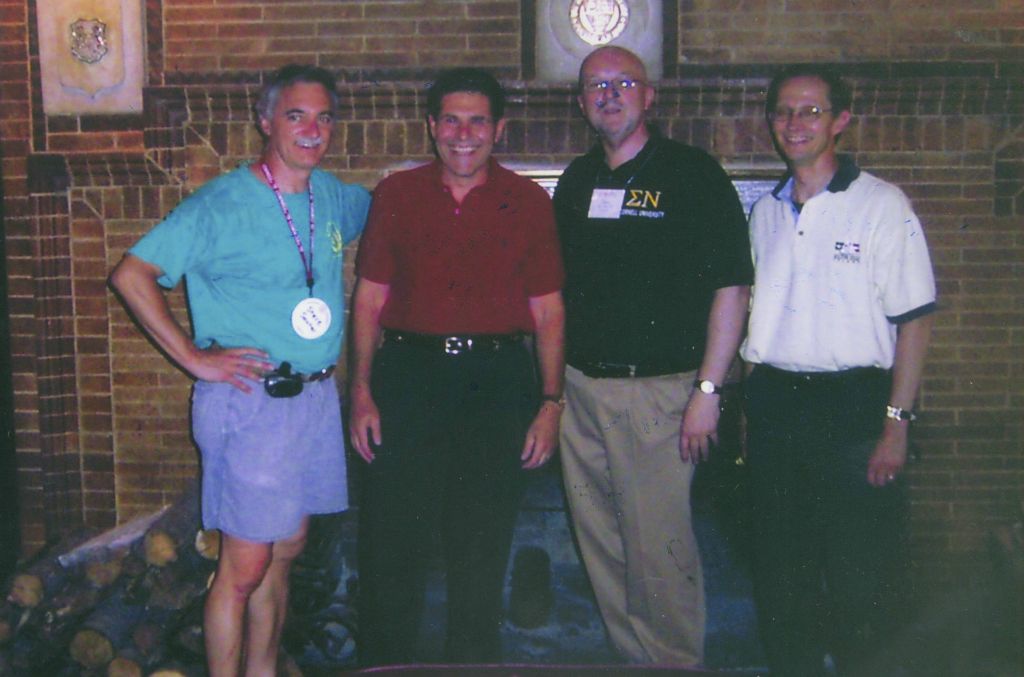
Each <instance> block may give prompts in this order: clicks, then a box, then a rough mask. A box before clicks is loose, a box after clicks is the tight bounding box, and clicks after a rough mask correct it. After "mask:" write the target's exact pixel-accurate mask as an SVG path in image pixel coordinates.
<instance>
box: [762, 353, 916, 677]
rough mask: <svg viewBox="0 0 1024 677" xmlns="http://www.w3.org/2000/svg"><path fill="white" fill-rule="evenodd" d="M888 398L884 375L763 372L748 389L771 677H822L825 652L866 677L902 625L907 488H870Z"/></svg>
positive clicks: (845, 669) (841, 668) (846, 670)
mask: <svg viewBox="0 0 1024 677" xmlns="http://www.w3.org/2000/svg"><path fill="white" fill-rule="evenodd" d="M889 388H890V377H889V374H888V373H887V372H885V371H883V370H880V369H865V370H851V371H849V372H839V373H836V374H826V375H821V376H811V377H803V376H800V375H795V374H791V373H789V372H783V371H779V370H776V369H772V368H771V367H764V366H758V367H755V368H754V371H753V372H752V373H751V375H750V377H749V378H748V380H747V382H746V384H745V393H746V406H747V433H748V436H749V437H748V463H749V468H750V480H751V500H752V505H751V508H752V510H751V513H752V525H753V529H754V538H753V544H754V552H753V555H754V596H755V602H756V603H757V611H758V619H759V630H760V634H761V640H762V643H763V644H764V648H765V653H766V655H767V658H768V663H769V666H770V667H771V672H772V675H773V676H774V675H781V676H782V677H811V676H818V675H823V674H825V673H824V668H823V661H824V657H825V654H826V653H829V654H831V655H832V657H833V658H834V660H835V664H836V668H837V670H838V672H839V674H841V675H860V674H868V673H865V672H864V670H865V669H866V666H867V665H869V664H874V665H877V662H876V661H877V658H878V655H879V654H881V653H882V652H883V651H884V649H885V648H886V643H887V642H888V641H889V640H891V639H892V635H893V633H894V630H895V629H896V627H897V626H898V618H899V614H900V596H901V591H902V589H903V583H904V577H903V567H904V564H905V552H906V550H905V542H904V533H905V529H904V522H905V503H906V501H905V487H904V485H903V482H902V481H899V480H897V481H896V482H895V483H893V484H889V485H887V486H885V487H881V488H879V487H873V486H871V485H870V484H869V483H868V481H867V463H868V459H869V458H870V457H871V454H872V453H873V451H874V446H875V443H876V442H877V440H878V437H879V435H880V433H881V428H882V425H883V422H884V420H885V418H884V416H885V405H886V403H887V398H888V396H889ZM878 669H879V668H872V671H871V673H870V674H872V675H873V676H874V675H883V674H886V673H885V672H884V671H882V672H879V671H878Z"/></svg>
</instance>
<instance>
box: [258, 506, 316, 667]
mask: <svg viewBox="0 0 1024 677" xmlns="http://www.w3.org/2000/svg"><path fill="white" fill-rule="evenodd" d="M308 526H309V519H308V518H307V519H305V520H303V522H302V526H301V527H300V528H299V530H298V531H297V532H296V533H295V534H294V535H293V536H290V537H288V538H286V539H284V540H281V541H277V542H276V543H274V548H273V554H272V556H271V561H270V566H269V567H268V568H267V572H266V575H265V576H264V577H263V581H262V582H261V583H260V584H259V587H257V588H256V589H255V590H254V591H253V592H252V594H251V595H250V596H249V606H248V614H247V615H246V624H245V629H246V642H245V674H246V677H274V675H275V674H276V672H275V671H276V668H277V654H278V649H279V648H280V645H281V629H282V628H283V627H284V619H285V614H286V612H287V611H288V574H289V572H290V571H291V567H292V563H293V562H294V561H295V558H296V557H298V556H299V554H300V553H302V549H303V548H304V547H305V545H306V530H307V528H308Z"/></svg>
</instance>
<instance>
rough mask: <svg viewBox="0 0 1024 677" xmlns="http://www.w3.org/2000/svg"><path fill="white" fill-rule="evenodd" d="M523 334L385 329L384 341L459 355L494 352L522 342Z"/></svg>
mask: <svg viewBox="0 0 1024 677" xmlns="http://www.w3.org/2000/svg"><path fill="white" fill-rule="evenodd" d="M522 341H523V335H522V334H460V335H455V336H439V335H437V334H417V333H415V332H411V331H397V330H395V329H385V330H384V342H385V343H394V344H397V345H408V346H416V347H417V348H425V349H427V350H432V351H437V352H441V353H444V354H445V355H459V354H461V353H468V352H489V353H493V352H495V351H498V350H500V349H501V348H503V347H505V346H511V345H516V344H518V343H522Z"/></svg>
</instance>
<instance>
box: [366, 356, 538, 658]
mask: <svg viewBox="0 0 1024 677" xmlns="http://www.w3.org/2000/svg"><path fill="white" fill-rule="evenodd" d="M371 387H372V391H373V395H374V399H375V401H376V403H377V406H378V408H379V410H380V415H381V434H382V438H383V439H382V444H381V445H380V446H379V447H377V448H376V450H375V455H376V458H375V459H374V461H373V463H371V464H369V465H368V466H367V467H366V468H365V474H364V476H363V478H362V486H361V489H362V493H361V496H360V499H359V513H360V521H359V581H360V583H359V585H360V603H359V620H360V637H359V655H360V662H361V663H362V664H364V665H382V664H394V663H404V662H410V661H414V660H416V659H417V658H418V657H417V656H416V655H414V653H415V651H414V650H415V646H414V645H415V641H416V636H417V631H418V629H419V624H420V621H421V617H422V609H423V595H424V579H425V573H426V566H427V564H428V562H429V560H430V558H431V556H432V554H433V551H432V546H433V544H434V542H435V539H434V535H435V533H437V532H439V533H440V537H441V538H440V542H441V544H442V546H443V554H444V559H445V564H446V579H447V594H448V597H447V606H448V614H447V638H446V644H445V659H446V660H448V661H452V662H460V663H470V662H496V661H500V659H501V645H500V634H499V630H500V626H501V622H502V616H503V614H502V595H503V591H504V577H505V569H506V565H507V562H508V555H509V548H510V547H511V542H512V531H513V527H514V526H515V519H516V515H517V513H518V510H519V503H520V501H521V498H522V495H523V491H524V489H525V481H526V479H527V473H526V471H524V470H523V469H522V468H521V461H520V459H519V456H520V453H521V451H522V447H523V443H524V441H525V438H526V430H527V428H528V427H529V424H530V422H531V421H532V420H533V417H534V415H535V414H536V412H537V407H538V404H539V393H538V387H537V381H536V375H535V371H534V363H533V359H532V356H531V355H530V353H529V352H528V351H527V350H526V349H525V348H524V347H523V346H522V345H511V346H503V347H501V348H500V349H498V350H496V351H494V352H475V351H474V352H469V353H463V354H460V355H445V354H443V353H442V352H440V351H430V350H426V349H424V348H421V347H418V346H409V345H396V344H393V343H385V344H384V345H383V346H382V347H381V349H380V350H379V351H378V352H377V355H376V357H375V360H374V366H373V379H372V384H371Z"/></svg>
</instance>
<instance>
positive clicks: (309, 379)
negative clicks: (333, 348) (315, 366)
mask: <svg viewBox="0 0 1024 677" xmlns="http://www.w3.org/2000/svg"><path fill="white" fill-rule="evenodd" d="M333 373H334V365H333V364H332V365H331V366H329V367H324V368H323V369H321V370H320V371H314V372H312V373H310V374H296V376H298V377H300V378H301V379H302V380H303V381H304V382H306V383H315V382H316V381H323V380H324V379H327V378H330V377H331V374H333Z"/></svg>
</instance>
